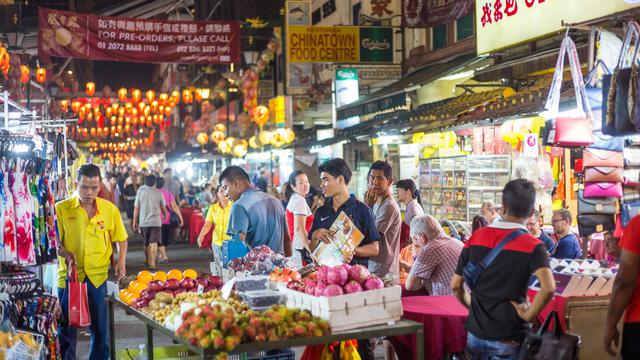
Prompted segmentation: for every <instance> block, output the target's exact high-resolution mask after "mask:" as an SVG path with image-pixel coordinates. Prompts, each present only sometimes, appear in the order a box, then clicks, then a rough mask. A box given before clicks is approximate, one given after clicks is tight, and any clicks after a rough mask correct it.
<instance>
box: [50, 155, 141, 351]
mask: <svg viewBox="0 0 640 360" xmlns="http://www.w3.org/2000/svg"><path fill="white" fill-rule="evenodd" d="M76 182H77V189H78V192H77V194H76V195H74V196H73V197H70V198H68V199H66V200H63V201H61V202H59V203H58V204H56V212H57V216H58V231H59V233H60V247H59V248H58V262H59V265H58V269H59V270H58V298H59V299H60V303H61V306H62V314H63V320H62V322H61V323H60V328H59V329H58V337H59V339H60V351H61V353H62V358H63V359H64V360H73V359H75V358H76V329H75V328H72V327H69V326H68V325H67V324H68V314H67V309H68V302H69V301H68V300H69V299H68V293H67V291H66V288H67V286H66V285H67V284H66V279H67V269H68V267H69V266H72V265H75V267H76V269H77V272H78V280H79V281H82V282H85V283H86V284H87V295H88V300H89V313H90V315H91V326H90V327H89V329H90V331H91V351H90V353H89V359H90V360H102V359H104V360H107V359H108V358H109V354H110V352H109V343H108V339H109V334H108V320H107V316H108V310H107V304H106V303H105V297H106V296H107V284H106V281H107V276H108V271H109V263H110V258H111V254H112V253H113V247H112V242H115V243H117V244H118V250H119V251H118V254H119V256H118V262H117V264H116V267H115V273H116V277H117V278H118V279H121V278H122V277H124V276H125V274H126V260H125V259H126V256H127V237H128V236H127V232H126V230H125V228H124V224H123V223H122V218H121V216H120V211H119V210H118V208H117V207H116V206H115V205H114V204H113V203H111V202H109V201H107V200H104V199H101V198H98V197H97V196H98V192H99V191H100V184H101V183H102V179H101V176H100V168H98V167H97V166H95V165H93V164H87V165H83V166H81V167H80V169H78V173H77V178H76Z"/></svg>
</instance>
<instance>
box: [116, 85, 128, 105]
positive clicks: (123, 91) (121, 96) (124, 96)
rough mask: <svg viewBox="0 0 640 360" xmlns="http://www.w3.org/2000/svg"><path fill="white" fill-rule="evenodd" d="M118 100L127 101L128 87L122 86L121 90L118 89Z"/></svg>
mask: <svg viewBox="0 0 640 360" xmlns="http://www.w3.org/2000/svg"><path fill="white" fill-rule="evenodd" d="M118 100H120V101H122V102H125V101H127V89H125V88H120V90H118Z"/></svg>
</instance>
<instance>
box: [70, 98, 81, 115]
mask: <svg viewBox="0 0 640 360" xmlns="http://www.w3.org/2000/svg"><path fill="white" fill-rule="evenodd" d="M80 107H82V103H80V101H72V102H71V111H73V113H74V114H77V113H78V111H79V110H80Z"/></svg>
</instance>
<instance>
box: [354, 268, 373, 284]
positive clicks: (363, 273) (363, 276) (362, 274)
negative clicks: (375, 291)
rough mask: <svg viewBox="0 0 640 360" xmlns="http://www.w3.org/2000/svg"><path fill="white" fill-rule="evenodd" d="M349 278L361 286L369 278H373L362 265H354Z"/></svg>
mask: <svg viewBox="0 0 640 360" xmlns="http://www.w3.org/2000/svg"><path fill="white" fill-rule="evenodd" d="M349 277H350V278H351V280H355V281H356V282H358V283H359V284H360V285H362V284H364V282H365V281H367V279H368V278H370V277H371V273H369V270H367V268H366V267H364V266H362V265H354V266H352V267H351V269H350V270H349Z"/></svg>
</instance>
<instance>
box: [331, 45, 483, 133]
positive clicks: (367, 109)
mask: <svg viewBox="0 0 640 360" xmlns="http://www.w3.org/2000/svg"><path fill="white" fill-rule="evenodd" d="M481 59H483V58H478V57H477V56H476V55H465V56H460V57H458V58H455V59H453V60H450V61H446V62H445V61H443V62H439V63H434V64H431V65H427V66H425V67H423V68H421V69H418V70H416V71H414V72H413V73H411V74H409V75H407V76H405V77H403V78H402V79H400V80H398V81H396V82H395V83H393V84H391V85H389V86H387V87H384V88H382V89H380V90H378V91H376V92H375V93H373V94H370V95H368V96H366V97H363V98H361V99H360V100H358V101H356V102H354V103H351V104H349V105H346V106H343V107H341V108H339V109H338V120H344V119H349V118H352V117H354V116H364V115H370V114H373V113H376V112H379V111H384V110H389V109H392V108H394V107H397V106H404V105H406V101H407V98H406V93H407V91H411V90H413V89H414V88H415V87H416V86H420V85H423V84H426V83H429V82H431V81H435V80H437V79H439V78H441V77H443V76H447V75H450V74H452V73H455V72H457V71H460V70H461V69H464V68H465V67H467V66H469V65H471V64H472V63H474V62H476V61H479V60H481Z"/></svg>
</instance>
